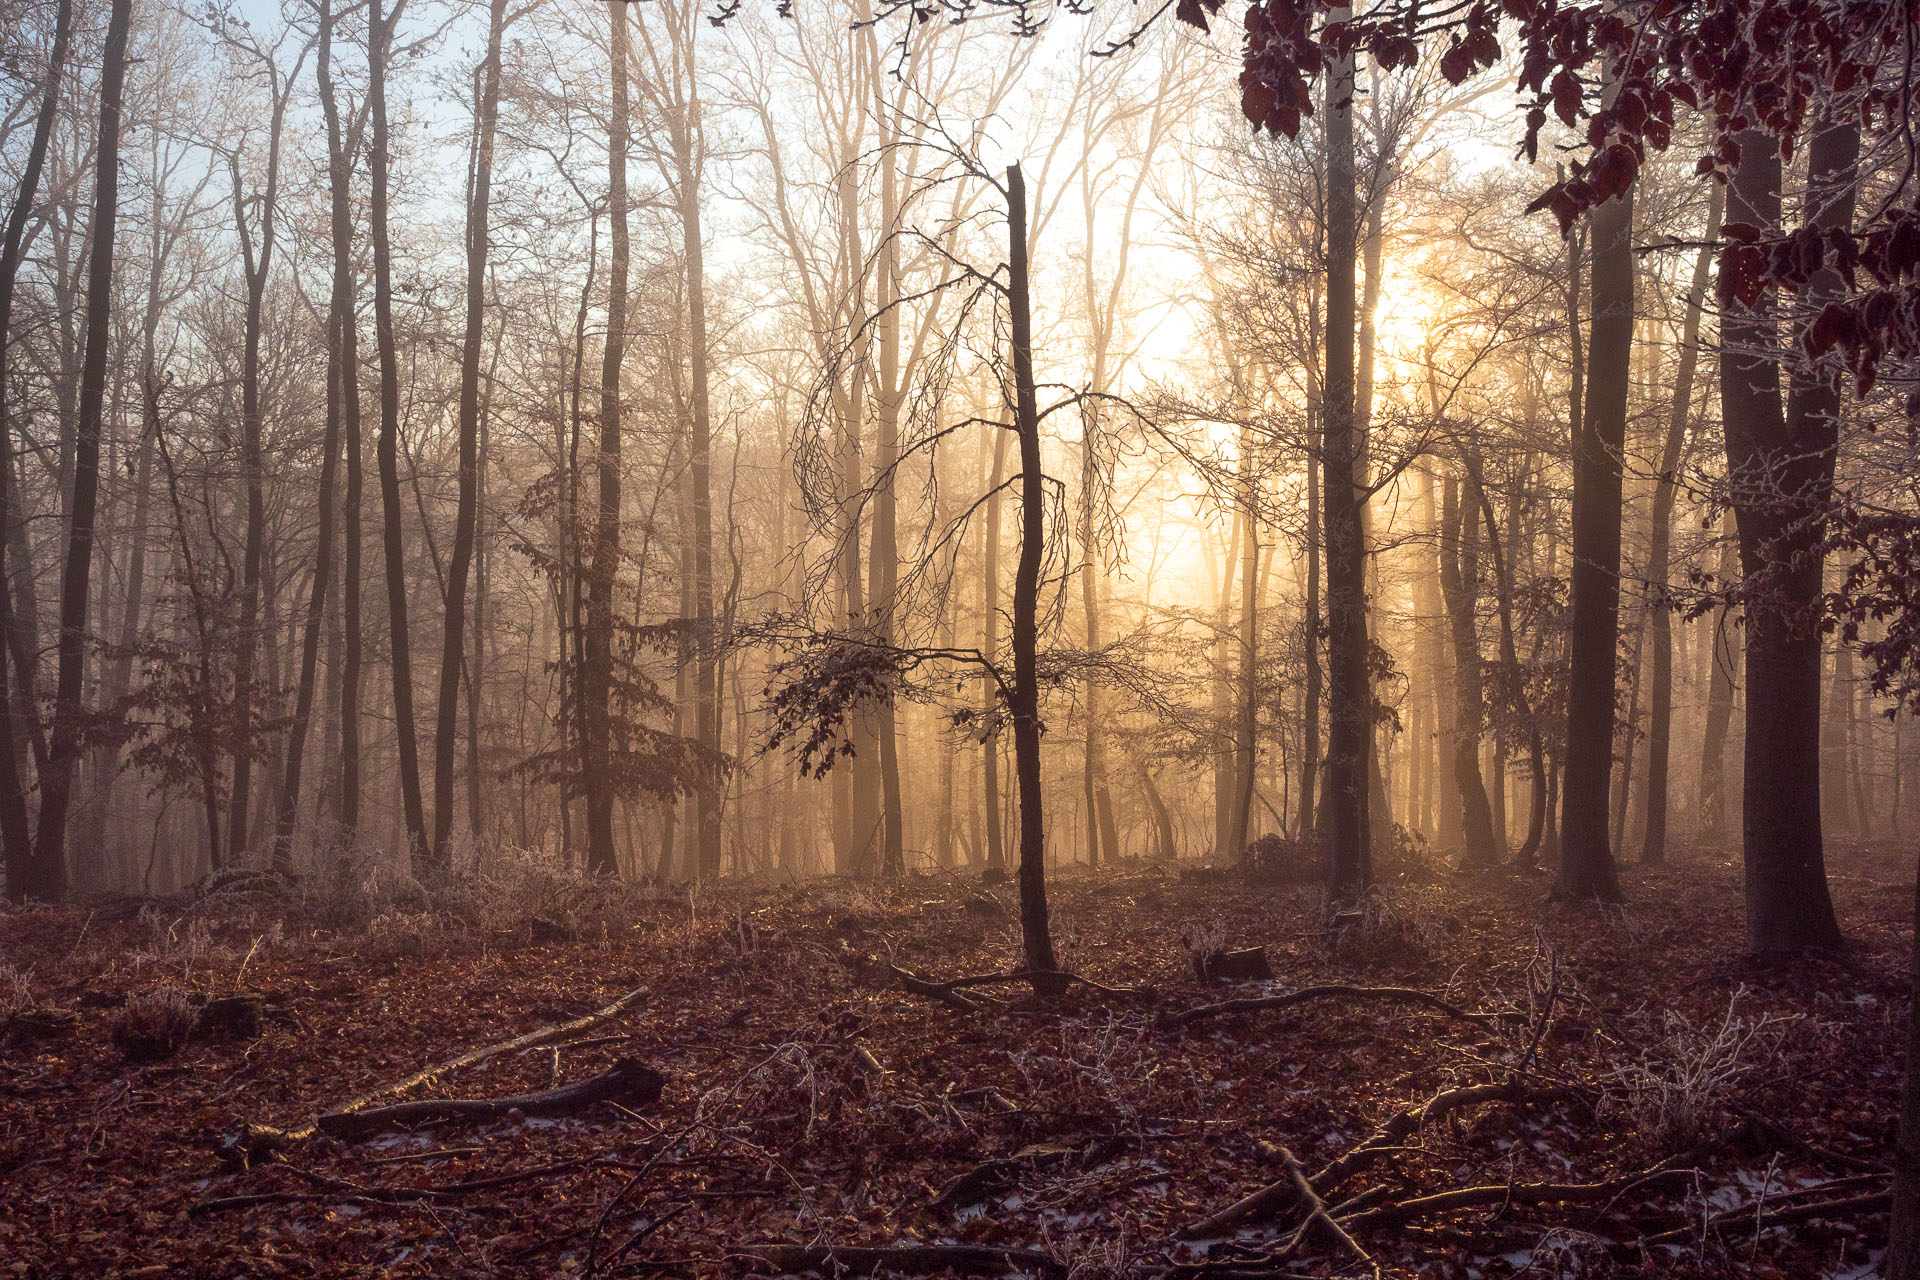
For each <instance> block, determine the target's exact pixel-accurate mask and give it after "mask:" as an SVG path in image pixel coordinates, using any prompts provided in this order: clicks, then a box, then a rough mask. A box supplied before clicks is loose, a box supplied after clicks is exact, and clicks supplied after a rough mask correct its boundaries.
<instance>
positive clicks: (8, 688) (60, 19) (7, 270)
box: [0, 0, 73, 902]
mask: <svg viewBox="0 0 1920 1280" xmlns="http://www.w3.org/2000/svg"><path fill="white" fill-rule="evenodd" d="M72 36H73V0H60V5H59V8H58V9H57V10H56V11H55V14H54V20H53V46H52V49H51V50H50V51H49V53H48V58H47V69H46V74H45V77H44V79H43V80H42V82H41V96H40V109H39V114H38V115H37V116H36V117H35V119H34V124H33V141H32V142H31V143H30V144H29V146H28V148H27V159H26V165H25V167H24V169H23V171H22V172H21V175H20V187H19V190H18V191H17V192H16V193H15V195H14V200H13V208H12V210H11V211H10V212H9V213H8V215H7V231H6V239H5V241H4V243H3V244H0V388H4V387H5V386H6V385H7V381H8V379H7V367H8V364H9V361H8V358H7V357H8V339H9V337H11V335H12V321H13V294H14V285H15V282H16V281H17V280H18V279H19V277H20V259H21V257H22V254H23V242H24V240H25V237H26V230H27V220H28V218H30V217H31V216H32V214H33V207H34V204H35V202H36V201H37V200H38V198H39V196H38V193H39V190H40V173H41V170H42V169H44V168H45V167H46V160H47V147H48V145H49V142H50V141H51V139H52V137H53V126H54V123H55V121H56V120H57V118H58V117H59V114H60V82H61V79H62V77H63V75H64V73H65V71H66V65H67V46H68V45H69V44H70V43H71V40H72ZM7 407H8V406H7V398H6V396H5V395H4V394H0V637H5V638H8V639H11V637H13V636H14V635H15V634H16V626H15V619H14V616H13V588H12V584H11V579H10V578H9V577H8V571H7V552H8V551H9V550H10V549H11V548H10V546H9V543H10V542H11V539H10V537H9V536H8V535H9V534H10V533H11V532H12V531H13V530H14V529H15V528H16V527H18V526H19V523H20V521H19V519H18V517H17V515H16V514H15V512H14V505H15V503H14V499H15V494H14V492H13V424H12V423H11V422H10V421H8V415H7ZM9 647H11V646H4V647H0V849H3V850H4V855H5V861H6V872H7V896H8V897H10V898H12V899H13V900H14V901H16V902H19V901H21V900H23V899H25V898H26V896H27V893H28V891H29V886H31V885H32V884H33V883H34V881H35V880H36V879H37V876H36V874H35V873H36V871H37V867H36V859H35V857H34V851H33V844H32V842H33V833H32V830H31V826H30V817H29V814H28V812H27V796H26V782H25V779H24V778H22V777H21V772H20V763H21V760H22V759H23V758H24V756H25V754H26V753H25V751H24V750H23V747H22V744H23V741H24V734H23V733H22V731H21V725H20V724H19V722H18V720H17V719H16V716H15V697H16V692H15V690H14V689H13V687H12V682H11V681H10V680H9V679H8V674H7V663H8V657H9V655H8V653H7V652H6V651H5V649H6V648H9ZM29 675H30V673H29V672H27V671H23V672H22V674H21V683H22V684H23V685H27V684H31V680H30V679H29Z"/></svg>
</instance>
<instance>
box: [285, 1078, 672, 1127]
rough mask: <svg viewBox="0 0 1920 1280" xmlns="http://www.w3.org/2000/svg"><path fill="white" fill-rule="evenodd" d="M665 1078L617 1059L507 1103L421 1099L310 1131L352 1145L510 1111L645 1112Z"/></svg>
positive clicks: (324, 1119)
mask: <svg viewBox="0 0 1920 1280" xmlns="http://www.w3.org/2000/svg"><path fill="white" fill-rule="evenodd" d="M666 1083H667V1078H666V1077H665V1076H663V1075H661V1074H660V1073H659V1072H658V1071H655V1070H654V1069H653V1068H652V1067H649V1066H647V1065H646V1064H645V1063H642V1062H639V1061H637V1060H636V1059H633V1058H622V1059H620V1060H619V1061H618V1062H616V1063H614V1064H613V1066H612V1067H611V1068H609V1069H608V1070H606V1071H603V1072H601V1073H600V1074H599V1075H597V1076H590V1077H588V1078H587V1079H585V1080H578V1081H575V1082H574V1083H573V1084H569V1085H562V1086H561V1087H560V1088H558V1089H548V1090H546V1091H544V1092H542V1093H523V1094H517V1095H514V1096H512V1097H506V1098H423V1099H421V1100H419V1101H416V1102H396V1103H394V1104H392V1105H390V1106H385V1107H367V1108H363V1109H360V1110H356V1111H335V1112H332V1113H330V1114H327V1115H323V1116H321V1117H320V1118H319V1119H318V1120H316V1121H315V1122H314V1127H315V1128H317V1129H318V1130H319V1131H320V1132H321V1133H324V1134H326V1135H327V1136H328V1137H330V1138H339V1139H342V1140H343V1141H352V1140H354V1139H356V1138H364V1137H366V1136H367V1135H368V1134H373V1133H383V1132H386V1131H387V1130H390V1129H410V1128H413V1127H414V1126H416V1125H421V1124H427V1123H430V1122H433V1121H436V1120H499V1119H503V1118H505V1117H506V1116H507V1115H509V1114H511V1113H513V1112H516V1111H517V1112H519V1113H520V1114H521V1115H524V1116H570V1115H578V1114H580V1113H581V1112H583V1111H587V1110H590V1109H591V1108H593V1107H596V1106H598V1105H599V1104H600V1103H602V1102H618V1103H621V1104H623V1105H625V1106H628V1107H634V1108H639V1107H644V1106H646V1105H647V1104H649V1103H651V1102H653V1101H654V1100H655V1099H657V1098H658V1097H659V1096H660V1091H661V1089H663V1088H665V1087H666Z"/></svg>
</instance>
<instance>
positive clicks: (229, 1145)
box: [219, 987, 647, 1168]
mask: <svg viewBox="0 0 1920 1280" xmlns="http://www.w3.org/2000/svg"><path fill="white" fill-rule="evenodd" d="M646 994H647V989H646V988H645V987H635V988H634V989H633V990H631V991H629V992H627V993H626V994H625V995H623V996H621V997H620V998H619V999H617V1000H615V1001H614V1002H613V1003H612V1004H609V1005H606V1006H605V1007H603V1008H600V1009H596V1010H594V1011H593V1012H592V1013H589V1014H587V1015H585V1016H584V1017H579V1018H574V1019H572V1020H571V1021H568V1022H559V1023H554V1024H553V1025H551V1026H545V1027H540V1028H538V1029H536V1030H533V1031H529V1032H527V1033H526V1034H525V1035H519V1036H515V1037H514V1038H513V1039H511V1040H500V1041H496V1042H495V1043H493V1044H488V1045H482V1046H481V1047H479V1048H477V1049H472V1050H469V1051H468V1052H466V1053H463V1054H461V1055H460V1056H459V1057H457V1058H449V1059H447V1060H446V1061H445V1062H439V1063H435V1064H434V1065H433V1066H430V1067H423V1068H422V1069H420V1070H419V1071H416V1072H414V1073H413V1074H412V1075H410V1076H408V1077H406V1078H405V1079H404V1080H395V1081H393V1082H392V1083H390V1084H383V1085H381V1086H379V1087H378V1088H376V1089H369V1090H368V1091H367V1092H365V1093H362V1094H359V1095H357V1096H356V1097H353V1098H350V1099H348V1100H347V1101H346V1102H344V1103H342V1104H340V1106H338V1107H336V1108H334V1111H333V1113H332V1114H335V1115H338V1114H342V1113H346V1112H352V1111H361V1110H364V1109H366V1108H368V1107H370V1106H372V1105H373V1104H374V1103H376V1102H378V1101H380V1100H381V1099H382V1098H391V1097H393V1096H394V1095H395V1094H400V1093H405V1092H406V1091H407V1090H409V1089H417V1088H419V1087H420V1086H421V1085H423V1084H427V1083H429V1082H430V1081H433V1080H437V1079H438V1078H440V1077H441V1076H444V1075H448V1074H450V1073H452V1072H455V1071H459V1070H461V1069H463V1068H465V1067H474V1066H478V1065H480V1064H481V1063H483V1062H486V1061H488V1060H489V1059H492V1058H497V1057H499V1056H500V1055H501V1054H503V1053H513V1052H516V1051H517V1050H521V1049H533V1048H538V1047H539V1046H541V1045H544V1044H551V1043H552V1042H553V1041H555V1040H564V1039H566V1038H567V1037H569V1036H572V1035H576V1034H578V1033H579V1032H582V1031H586V1030H589V1029H591V1028H593V1027H596V1026H598V1025H599V1024H601V1023H603V1022H605V1021H607V1020H608V1019H610V1018H614V1017H618V1016H619V1015H620V1014H621V1013H624V1012H625V1011H626V1010H627V1008H628V1007H629V1006H631V1005H632V1004H633V1003H634V1002H635V1001H637V1000H639V999H640V998H641V997H642V996H645V995H646ZM317 1132H319V1125H318V1122H317V1121H315V1122H312V1123H308V1124H305V1125H302V1126H301V1127H299V1128H297V1129H280V1128H275V1127H273V1126H271V1125H254V1124H244V1125H242V1126H241V1127H240V1131H239V1132H238V1133H236V1134H232V1135H230V1136H228V1137H227V1138H224V1139H222V1141H221V1143H220V1150H219V1155H220V1158H221V1159H222V1160H223V1161H225V1162H226V1163H228V1164H233V1165H239V1166H240V1167H243V1168H244V1167H245V1166H247V1165H249V1164H252V1163H253V1162H254V1161H256V1160H259V1159H260V1158H262V1157H263V1156H270V1155H272V1154H274V1153H275V1152H278V1151H281V1150H284V1149H285V1148H287V1147H289V1146H292V1145H293V1144H295V1143H298V1142H304V1141H306V1140H307V1139H308V1138H311V1137H312V1136H313V1135H314V1134H315V1133H317Z"/></svg>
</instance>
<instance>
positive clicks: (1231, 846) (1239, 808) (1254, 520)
mask: <svg viewBox="0 0 1920 1280" xmlns="http://www.w3.org/2000/svg"><path fill="white" fill-rule="evenodd" d="M1258 474H1259V473H1258V471H1257V469H1256V468H1255V466H1254V462H1253V433H1252V432H1251V431H1242V432H1241V433H1240V476H1241V479H1240V487H1241V493H1240V505H1241V516H1240V527H1241V529H1242V531H1243V533H1242V539H1243V540H1242V543H1241V546H1240V626H1239V628H1238V629H1239V633H1240V637H1239V638H1240V643H1239V645H1238V648H1239V656H1240V672H1239V679H1238V680H1237V681H1235V687H1234V696H1233V703H1234V716H1233V813H1232V826H1231V828H1230V834H1229V836H1228V839H1227V848H1226V853H1227V856H1228V857H1229V858H1235V859H1237V858H1239V857H1240V855H1241V854H1242V853H1244V852H1245V851H1246V848H1247V831H1248V825H1249V823H1250V821H1251V819H1252V816H1253V787H1254V749H1255V746H1256V743H1255V741H1254V738H1255V734H1256V732H1257V731H1258V728H1259V702H1258V695H1259V689H1258V687H1257V676H1258V659H1259V649H1258V643H1259V637H1258V636H1257V635H1256V634H1255V629H1256V627H1257V626H1258V625H1259V621H1260V610H1259V605H1260V600H1259V596H1260V588H1259V570H1260V523H1259V519H1258V516H1257V514H1256V511H1257V508H1258V505H1259V504H1258V502H1257V492H1258V484H1259V481H1258V479H1257V476H1258Z"/></svg>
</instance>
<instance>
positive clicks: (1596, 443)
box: [1555, 190, 1634, 902]
mask: <svg viewBox="0 0 1920 1280" xmlns="http://www.w3.org/2000/svg"><path fill="white" fill-rule="evenodd" d="M1590 224H1591V226H1592V231H1593V253H1592V264H1591V269H1592V276H1591V281H1592V283H1591V288H1592V291H1593V317H1592V320H1591V322H1590V323H1591V337H1590V340H1589V342H1588V349H1589V359H1590V362H1591V363H1590V366H1589V369H1588V375H1589V378H1590V385H1589V386H1588V387H1587V389H1586V403H1585V405H1584V406H1583V412H1582V414H1581V422H1580V427H1579V430H1578V432H1577V433H1576V434H1575V436H1574V441H1573V591H1572V597H1573V619H1572V624H1571V630H1572V640H1571V643H1570V646H1569V647H1570V649H1571V669H1570V671H1569V673H1568V676H1567V746H1566V774H1565V779H1566V780H1565V788H1566V792H1565V797H1564V800H1563V807H1562V814H1563V817H1562V820H1561V832H1560V877H1559V881H1558V883H1557V885H1556V886H1555V889H1556V892H1558V893H1561V894H1564V895H1566V896H1568V897H1573V898H1589V899H1596V900H1599V901H1603V902H1618V901H1620V900H1621V893H1620V880H1619V873H1618V871H1617V869H1616V868H1615V865H1614V860H1613V850H1612V847H1611V846H1610V844H1609V842H1608V839H1607V835H1608V832H1607V818H1608V803H1607V802H1608V793H1609V791H1610V789H1611V786H1612V782H1613V730H1614V681H1615V675H1616V672H1615V669H1614V668H1615V654H1614V650H1615V647H1616V646H1617V645H1618V643H1619V638H1620V522H1621V506H1620V504H1621V451H1622V450H1623V449H1624V448H1625V445H1626V430H1627V389H1628V383H1629V381H1630V380H1631V375H1632V355H1633V272H1634V264H1633V240H1632V236H1633V193H1632V191H1631V190H1628V191H1626V192H1623V193H1622V194H1620V195H1618V196H1616V197H1614V198H1613V199H1611V200H1609V201H1607V202H1606V203H1605V204H1602V205H1600V206H1598V207H1597V208H1595V209H1594V211H1593V213H1592V214H1591V215H1590Z"/></svg>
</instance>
